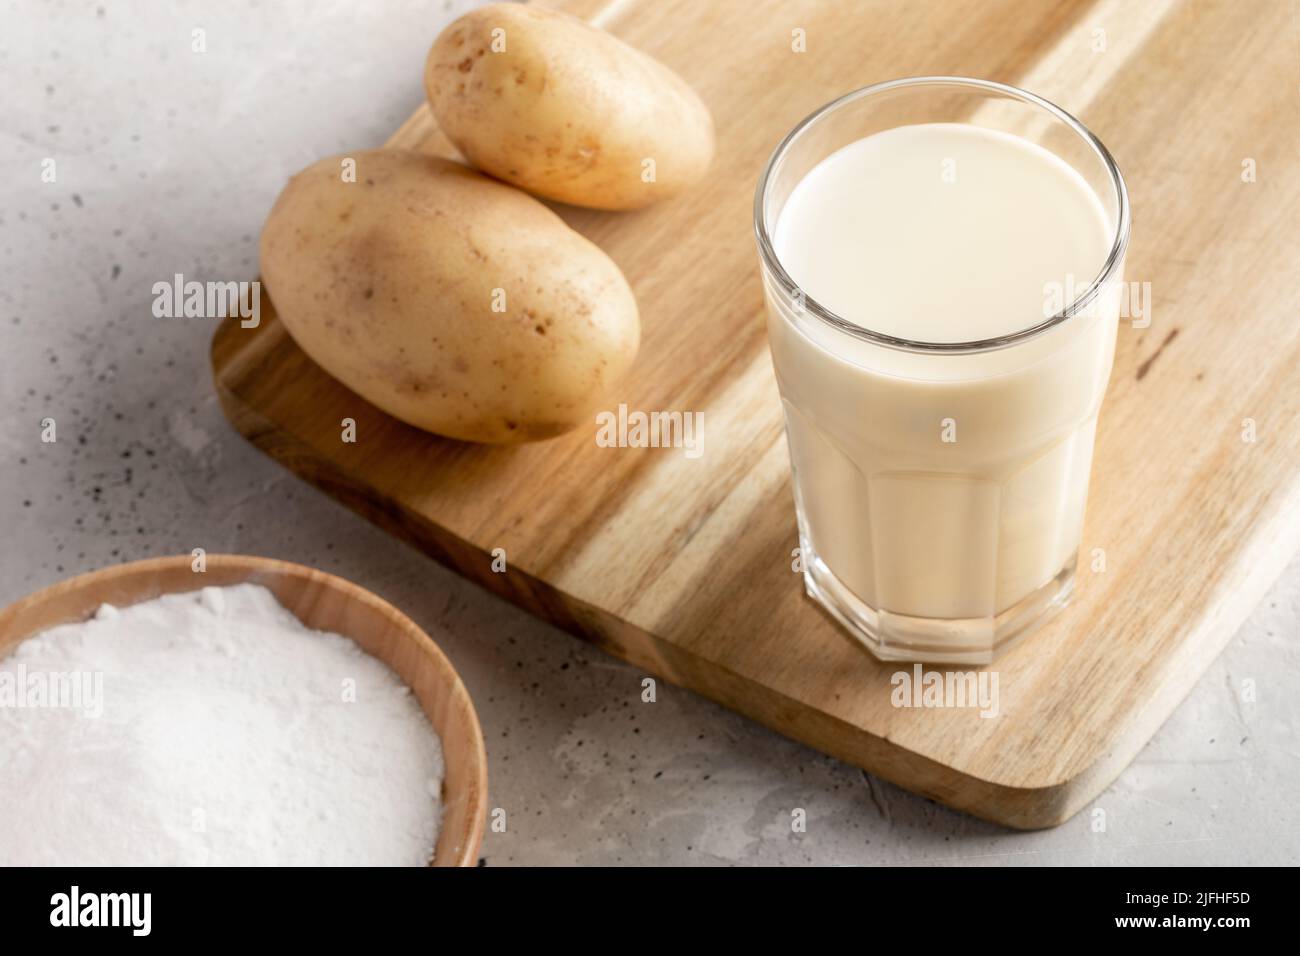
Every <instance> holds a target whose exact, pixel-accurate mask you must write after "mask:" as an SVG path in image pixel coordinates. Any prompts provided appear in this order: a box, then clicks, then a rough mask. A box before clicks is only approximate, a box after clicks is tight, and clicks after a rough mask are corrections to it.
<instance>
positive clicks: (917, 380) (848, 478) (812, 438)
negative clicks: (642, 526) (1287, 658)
mask: <svg viewBox="0 0 1300 956" xmlns="http://www.w3.org/2000/svg"><path fill="white" fill-rule="evenodd" d="M1114 231H1115V228H1114V224H1113V223H1112V222H1111V221H1110V219H1109V217H1108V216H1107V214H1106V212H1105V210H1104V209H1103V208H1102V206H1101V204H1100V202H1099V200H1098V199H1097V197H1096V195H1095V194H1094V192H1093V191H1092V190H1091V189H1090V188H1089V186H1088V185H1087V183H1086V182H1085V181H1084V180H1083V179H1082V177H1080V176H1079V174H1078V173H1077V172H1075V170H1074V169H1072V168H1071V167H1070V166H1068V165H1067V164H1066V163H1064V162H1063V161H1061V160H1060V159H1058V158H1057V157H1056V156H1054V155H1053V154H1051V153H1049V152H1047V151H1046V150H1044V149H1043V148H1041V147H1039V146H1037V145H1035V144H1033V143H1030V142H1028V141H1027V140H1023V139H1020V138H1019V137H1016V136H1013V135H1011V134H1008V133H1003V132H999V131H995V130H989V129H984V128H981V127H975V126H967V125H964V124H958V123H935V124H922V125H915V126H904V127H899V128H896V129H890V130H887V131H885V132H882V133H877V134H875V135H872V136H869V137H867V138H865V139H862V140H859V141H857V142H855V143H852V144H850V145H849V146H846V147H844V148H843V149H841V150H839V151H838V152H836V153H833V154H832V155H830V156H829V157H828V158H826V159H825V160H824V161H822V162H821V163H820V164H819V165H817V166H816V167H814V168H813V169H812V171H811V172H809V173H808V174H807V175H806V176H805V177H804V179H803V180H802V181H800V182H799V184H798V185H797V186H796V187H795V188H794V191H793V192H792V193H791V194H790V197H789V198H788V200H787V202H786V204H785V206H784V207H783V209H782V210H781V211H780V214H779V219H778V221H777V224H776V229H775V232H774V235H773V244H774V247H775V251H776V255H777V258H778V259H779V260H780V262H781V263H782V265H783V266H784V268H785V270H786V271H787V273H788V274H789V275H790V277H791V279H792V280H793V281H794V282H795V283H796V284H797V285H798V286H799V287H800V289H802V290H803V291H804V293H806V295H807V296H809V297H810V298H812V299H813V300H814V301H816V302H818V303H820V304H821V305H823V306H825V307H826V308H828V309H830V310H831V311H833V312H835V313H836V314H838V315H840V316H842V317H843V318H845V319H848V320H849V321H851V322H853V323H855V324H858V325H860V326H863V327H865V328H867V329H870V330H872V331H875V332H881V333H885V334H888V335H891V336H895V337H899V338H906V339H911V340H916V341H923V342H939V343H943V342H949V343H950V342H969V341H975V340H982V339H987V338H991V337H997V336H1001V335H1006V334H1010V333H1014V332H1017V331H1020V330H1023V329H1027V328H1030V327H1032V326H1034V325H1036V324H1038V323H1040V322H1042V321H1043V320H1044V319H1045V318H1047V317H1048V316H1050V315H1052V314H1054V313H1055V312H1057V311H1059V310H1060V308H1061V305H1062V303H1060V302H1059V301H1058V302H1056V303H1055V304H1054V305H1050V306H1049V296H1048V293H1049V292H1050V291H1051V287H1050V286H1049V284H1054V285H1055V288H1056V289H1057V290H1058V291H1059V290H1060V289H1061V287H1062V286H1067V283H1073V287H1074V292H1075V294H1077V292H1078V291H1081V290H1082V289H1083V288H1085V287H1086V286H1087V285H1088V284H1089V283H1090V282H1091V281H1092V280H1093V279H1094V278H1095V277H1096V276H1097V275H1098V273H1099V272H1100V271H1101V268H1102V266H1103V264H1104V262H1105V260H1106V257H1107V254H1108V252H1109V249H1110V245H1111V241H1112V237H1113V236H1114ZM1115 278H1116V279H1118V276H1116V277H1115ZM1117 284H1118V283H1116V285H1117ZM1067 288H1068V286H1067ZM768 293H769V295H768V299H769V303H770V319H769V338H770V342H771V348H772V355H773V362H774V364H775V368H776V373H777V378H778V381H779V383H780V386H781V393H782V399H783V401H784V404H785V411H786V426H787V436H788V439H789V445H790V454H791V459H792V463H793V466H794V472H795V494H796V502H797V507H798V510H799V513H800V531H801V537H802V539H803V540H802V545H803V547H804V548H805V558H806V559H807V560H809V561H810V562H812V565H813V566H812V567H811V568H810V571H811V578H812V579H811V580H810V581H809V587H810V590H813V591H814V593H816V592H817V591H818V590H820V591H822V592H829V593H823V594H822V595H820V596H822V597H823V598H826V597H829V598H830V601H829V603H830V604H832V605H840V610H837V611H836V613H841V611H842V610H843V608H844V607H845V606H847V607H849V608H851V615H852V616H853V617H855V619H857V620H858V621H859V622H861V621H862V620H863V619H865V620H866V621H867V622H868V624H867V629H868V630H871V631H875V632H876V633H875V634H873V636H874V637H875V638H876V641H877V642H878V644H877V645H875V646H873V649H875V650H876V651H877V652H878V653H879V652H880V651H881V650H882V649H883V650H885V651H886V653H885V654H884V655H883V656H899V657H917V658H922V659H923V658H926V657H931V658H934V659H945V658H947V659H961V657H962V653H961V652H962V651H964V650H968V649H974V650H975V655H974V657H972V658H971V659H979V658H981V654H980V653H979V649H980V648H984V649H988V648H991V647H993V646H994V645H997V644H1000V643H1002V642H1003V641H1004V640H1005V639H1008V638H1010V637H1012V636H1014V633H1015V632H1016V631H1017V630H1018V629H1019V627H1021V626H1024V625H1027V624H1028V623H1030V618H1031V617H1037V616H1038V615H1039V613H1041V611H1042V610H1043V609H1044V607H1043V605H1044V604H1052V603H1060V602H1062V601H1063V600H1064V599H1065V597H1066V596H1068V588H1069V584H1070V582H1071V581H1072V575H1073V567H1074V559H1075V555H1076V552H1077V549H1078V546H1079V538H1080V533H1081V527H1082V522H1083V513H1084V502H1085V499H1086V497H1087V488H1088V472H1089V467H1090V462H1091V458H1092V443H1093V432H1094V429H1095V425H1096V416H1097V411H1098V408H1099V406H1100V405H1101V400H1102V395H1103V393H1104V391H1105V388H1106V382H1107V379H1108V377H1109V375H1110V368H1111V359H1112V356H1113V352H1114V344H1115V327H1116V318H1117V315H1116V313H1117V307H1116V304H1117V299H1116V297H1115V296H1114V295H1107V296H1105V301H1104V302H1103V303H1102V304H1101V305H1100V307H1098V308H1095V309H1093V310H1091V311H1090V313H1089V314H1087V315H1079V316H1075V317H1072V318H1071V319H1069V320H1067V321H1065V322H1064V323H1062V324H1060V325H1058V326H1057V327H1055V328H1053V329H1051V330H1049V331H1047V332H1045V333H1042V334H1040V335H1038V336H1036V337H1033V338H1030V339H1027V340H1025V341H1024V342H1022V343H1019V344H1016V345H1014V346H1011V347H1009V348H1003V349H999V350H994V351H984V352H979V353H974V354H959V355H952V354H948V355H942V354H934V353H925V354H920V353H916V352H908V351H902V350H898V349H895V348H891V347H887V346H882V345H876V344H873V343H870V342H866V341H863V340H861V339H858V338H855V337H853V336H851V335H849V334H847V333H845V332H843V331H841V330H839V329H836V328H834V327H832V326H831V325H829V324H828V323H826V322H824V321H822V320H821V319H819V318H817V317H816V316H813V315H811V314H808V313H806V312H802V311H801V310H799V309H798V308H797V307H791V303H790V302H789V301H788V299H785V298H784V297H783V296H782V295H779V294H776V292H775V290H774V288H773V285H772V282H771V280H770V278H769V280H768ZM1066 294H1067V302H1066V304H1068V296H1069V295H1070V293H1069V292H1067V293H1066ZM954 438H955V441H953V440H945V439H954ZM809 552H811V553H809ZM827 571H829V572H830V574H829V575H828V574H827V573H826V572H827ZM946 642H951V648H949V649H951V650H955V651H957V653H952V654H947V653H945V643H946ZM880 645H884V647H883V648H882V647H881V646H880ZM891 646H892V648H893V650H892V651H890V647H891ZM908 648H910V649H911V650H910V651H909V650H907V649H908ZM912 651H915V652H916V653H912Z"/></svg>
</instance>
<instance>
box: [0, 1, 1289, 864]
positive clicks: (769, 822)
mask: <svg viewBox="0 0 1300 956" xmlns="http://www.w3.org/2000/svg"><path fill="white" fill-rule="evenodd" d="M469 5H470V4H466V3H463V2H461V3H454V4H452V3H445V4H444V3H436V2H434V3H430V2H416V0H389V2H384V3H371V4H353V3H347V2H338V3H322V2H311V3H309V2H306V0H300V2H293V3H274V4H270V3H260V4H259V3H254V2H246V0H244V2H221V3H216V2H212V3H169V4H165V5H164V4H159V3H145V2H138V3H109V2H107V0H105V2H103V3H102V4H96V3H94V2H67V3H57V2H51V3H35V2H27V3H23V2H19V3H9V4H6V5H5V7H6V9H5V12H4V15H3V18H4V29H3V31H0V78H3V89H4V95H3V98H2V103H3V105H2V106H0V111H2V113H3V122H0V143H2V144H3V148H2V149H0V197H2V198H0V336H2V337H0V407H3V409H4V413H3V416H2V417H0V540H2V541H3V547H0V603H7V602H9V601H10V600H13V599H15V598H18V597H20V596H21V595H23V594H24V593H27V592H29V591H31V590H33V589H35V588H38V587H41V586H43V585H46V584H49V583H51V582H53V581H56V580H58V579H60V578H63V577H66V576H70V575H73V574H76V573H79V572H82V571H87V570H90V569H93V568H98V567H102V566H104V565H108V564H112V563H116V562H121V561H127V560H133V559H136V558H143V557H148V556H154V555H159V554H173V553H182V552H187V551H189V550H190V549H191V548H194V547H204V548H207V549H208V550H209V551H214V552H215V551H233V552H245V553H252V554H264V555H273V556H276V557H281V558H285V559H289V560H294V561H300V562H303V563H306V564H310V565H316V566H319V567H322V568H324V569H326V570H329V571H332V572H335V573H338V574H341V575H344V576H346V577H348V578H351V579H352V580H354V581H356V582H358V583H359V584H361V585H363V586H365V587H368V588H371V589H373V590H374V591H376V592H378V593H379V594H381V595H383V596H384V597H385V598H387V599H388V600H390V601H392V602H394V603H395V604H397V605H398V606H400V607H402V608H403V609H405V610H406V611H407V612H408V613H410V614H411V615H412V616H413V617H414V618H415V619H416V620H417V621H418V622H419V623H420V624H422V625H423V626H424V627H425V628H427V629H428V630H429V631H430V633H431V634H432V635H433V636H434V638H435V639H436V640H437V641H438V642H439V643H440V644H441V645H442V647H443V648H444V649H445V650H446V651H447V653H448V654H449V655H450V657H451V659H452V661H453V662H454V663H455V664H456V666H457V667H458V668H459V669H460V671H461V673H462V674H463V676H464V678H465V681H466V683H467V684H468V686H469V689H470V692H471V693H472V695H473V697H474V700H475V702H476V704H477V707H478V710H479V714H480V716H481V718H482V721H483V727H484V732H485V734H486V737H487V743H488V753H489V759H490V764H491V804H492V806H494V807H501V808H504V809H505V810H506V812H507V821H508V829H507V832H506V833H504V834H493V833H490V834H489V835H488V837H487V839H486V841H485V843H484V847H483V856H484V857H485V858H486V861H487V863H488V864H489V865H497V864H566V863H580V864H596V863H605V864H618V863H652V864H655V863H671V864H729V863H741V864H753V863H786V864H806V863H822V864H841V863H859V864H882V863H933V864H951V863H977V864H983V863H993V864H1000V863H1002V864H1042V863H1097V864H1135V863H1154V864H1161V863H1296V862H1297V861H1298V860H1300V826H1297V812H1296V807H1295V802H1294V800H1293V799H1292V794H1293V793H1294V792H1295V790H1296V788H1297V786H1300V752H1298V751H1297V745H1296V739H1297V729H1300V696H1298V695H1297V694H1296V693H1295V691H1296V688H1297V683H1298V682H1297V677H1300V651H1298V650H1297V642H1296V640H1295V638H1296V635H1297V631H1298V630H1300V626H1298V622H1300V562H1296V563H1294V564H1293V565H1292V566H1291V568H1290V569H1289V570H1288V571H1287V572H1286V574H1285V576H1284V578H1283V580H1282V581H1281V582H1280V583H1279V584H1278V585H1277V586H1276V587H1275V588H1274V589H1273V590H1272V592H1271V593H1270V594H1269V596H1268V597H1267V598H1266V599H1265V600H1264V602H1263V603H1262V604H1261V605H1260V607H1259V608H1258V610H1257V611H1256V612H1255V613H1254V615H1253V616H1252V617H1251V619H1250V621H1249V622H1248V623H1247V624H1246V625H1245V627H1244V628H1242V630H1241V632H1240V633H1239V634H1238V635H1237V636H1236V638H1235V639H1234V640H1233V641H1232V643H1231V645H1230V646H1229V648H1228V650H1227V651H1226V652H1225V653H1224V654H1223V655H1222V656H1221V657H1220V658H1219V660H1218V661H1217V662H1216V663H1215V664H1214V665H1213V667H1211V669H1210V670H1209V672H1208V673H1207V674H1206V675H1205V677H1204V678H1203V679H1202V680H1201V682H1200V684H1199V685H1198V686H1197V688H1196V689H1195V691H1194V692H1193V693H1192V694H1191V696H1190V697H1189V698H1188V699H1187V700H1186V701H1185V702H1184V703H1183V704H1182V705H1181V706H1180V707H1179V709H1178V711H1177V712H1176V713H1175V715H1174V716H1173V718H1172V719H1171V720H1170V721H1169V722H1168V724H1167V725H1166V726H1165V727H1164V728H1163V729H1162V730H1161V731H1160V732H1159V733H1158V734H1157V735H1156V737H1155V739H1154V740H1153V741H1152V742H1151V744H1150V745H1149V746H1148V747H1146V749H1145V750H1144V751H1143V752H1142V753H1141V755H1140V756H1139V757H1138V759H1137V760H1136V761H1135V762H1134V763H1133V765H1132V766H1131V767H1130V768H1129V769H1128V770H1127V771H1126V772H1125V773H1124V774H1123V775H1122V776H1121V777H1120V778H1119V780H1118V781H1116V783H1115V784H1114V785H1113V786H1112V787H1110V788H1109V789H1108V790H1107V791H1106V792H1105V793H1104V794H1102V795H1101V796H1100V797H1099V798H1098V800H1097V802H1096V806H1098V807H1101V808H1103V809H1104V810H1105V811H1106V815H1107V823H1108V826H1107V829H1106V832H1104V833H1094V832H1092V830H1091V827H1090V820H1091V815H1090V814H1089V813H1088V812H1085V813H1082V814H1080V815H1079V816H1077V817H1075V818H1074V819H1073V820H1072V821H1070V822H1069V823H1067V824H1065V825H1064V826H1062V827H1059V828H1057V829H1055V830H1052V831H1048V832H1040V833H1031V834H1023V833H1013V832H1009V831H1005V830H1002V829H1001V828H999V827H997V826H993V825H990V824H986V823H983V822H980V821H977V820H973V819H971V818H969V817H966V816H964V815H962V814H959V813H955V812H952V811H950V810H947V809H945V808H944V807H942V806H940V805H938V804H935V803H933V802H931V801H928V800H925V799H922V798H919V797H916V796H913V795H911V794H909V793H907V792H905V791H903V790H900V789H898V788H896V787H894V786H891V785H890V784H887V783H884V782H882V781H879V780H876V779H872V778H870V777H868V776H866V775H864V774H863V773H861V772H860V771H858V770H856V769H854V768H852V767H848V766H846V765H843V764H841V763H838V762H837V761H835V760H832V759H830V758H828V757H824V756H822V755H820V754H818V753H816V752H814V751H812V750H809V749H808V748H805V747H803V746H800V745H798V744H795V743H792V742H790V741H788V740H786V739H784V738H782V737H779V736H777V735H776V734H773V733H771V732H769V731H767V730H765V729H763V728H762V727H759V726H757V725H755V724H753V723H751V722H749V721H747V720H745V719H743V718H740V717H738V716H736V715H734V714H732V713H729V712H728V711H726V710H724V709H722V708H720V707H717V706H715V705H713V704H711V703H709V702H708V701H705V700H703V699H700V698H698V697H695V696H693V695H692V694H689V693H687V692H685V691H681V690H678V689H675V688H667V687H661V692H660V695H659V701H658V703H656V704H654V705H645V704H641V703H640V700H639V696H638V695H639V690H640V684H639V681H640V678H641V677H642V676H643V675H642V674H641V673H640V672H638V671H637V670H635V669H633V668H631V667H627V666H625V665H623V664H621V663H619V662H617V661H615V660H613V659H612V658H609V657H607V656H605V655H604V654H602V653H600V652H599V651H596V650H594V649H592V648H590V647H588V646H587V645H585V644H582V643H581V642H579V641H576V640H574V639H572V638H570V637H568V636H567V635H564V634H562V633H560V632H558V631H556V630H554V629H553V628H550V627H548V626H546V625H544V624H541V623H539V622H538V621H536V620H533V619H532V618H530V617H529V616H527V615H526V614H524V613H522V612H520V611H518V610H516V609H514V608H513V607H511V606H509V605H506V604H504V603H502V602H501V601H499V600H497V599H495V598H493V597H491V596H489V595H487V594H486V593H484V592H482V591H480V590H478V589H477V588H476V587H474V586H473V585H470V584H468V583H466V582H464V581H463V580H461V579H459V578H458V577H456V576H455V575H453V574H451V573H450V572H448V571H446V570H444V569H443V568H441V567H440V566H438V565H436V564H435V563H434V562H433V561H431V560H429V559H426V558H425V557H423V556H422V555H420V554H418V553H416V552H414V551H413V550H411V549H410V548H408V547H406V546H405V545H403V544H400V543H398V542H397V541H395V540H393V539H391V538H389V537H387V536H386V535H385V534H383V533H381V532H379V531H378V530H376V529H375V528H373V527H371V526H370V525H368V524H366V523H365V522H364V521H362V520H361V519H360V518H358V517H356V516H354V515H353V514H351V513H350V512H348V511H346V510H345V509H344V508H342V507H341V506H339V505H337V504H335V503H334V502H332V501H330V500H329V499H327V498H325V497H324V496H323V495H322V494H320V493H318V492H317V491H315V490H314V489H312V488H311V487H309V486H307V485H306V484H304V483H303V482H301V481H299V480H298V479H296V478H294V477H292V476H291V475H289V474H288V473H287V472H286V471H284V470H283V469H281V468H280V467H279V466H278V465H275V464H274V463H272V462H271V461H270V460H268V459H266V458H264V457H263V456H262V455H261V454H260V453H258V452H256V451H255V450H254V449H253V448H252V447H251V446H249V445H248V444H246V443H245V442H244V441H243V439H241V438H240V437H238V436H237V435H236V434H235V432H234V431H233V430H232V429H231V428H230V427H229V425H227V423H226V422H225V420H224V419H223V417H222V415H221V412H220V410H219V408H218V405H217V402H216V399H215V398H214V395H213V391H212V387H211V384H210V380H209V373H208V359H207V349H208V342H209V340H210V338H211V334H212V325H211V323H210V322H208V321H206V320H196V319H176V320H167V319H156V318H154V317H153V316H152V315H151V313H150V304H151V301H152V294H151V291H150V287H151V285H152V284H153V283H154V282H156V281H159V280H164V279H167V278H169V277H170V276H171V275H172V274H173V273H175V272H182V273H184V274H185V275H186V276H187V277H195V278H201V279H223V280H224V279H242V278H252V277H253V276H254V275H255V273H256V270H257V252H256V249H257V243H256V237H257V234H258V231H259V229H260V227H261V223H262V219H263V217H264V216H265V214H266V212H267V210H268V209H269V207H270V204H271V201H272V200H273V198H274V196H275V194H276V193H277V191H278V190H279V188H280V187H281V185H282V184H283V183H284V181H285V179H286V177H287V176H288V174H290V173H291V172H293V171H294V170H296V169H298V168H299V167H301V166H304V165H306V164H308V163H309V162H311V161H313V160H315V159H316V158H318V157H320V156H323V155H327V154H330V153H333V152H338V151H342V150H345V149H355V148H359V147H368V146H373V145H378V144H380V143H381V142H382V141H383V140H384V139H385V138H386V137H387V135H388V134H389V133H390V132H391V131H392V130H393V129H395V128H396V127H397V125H398V124H399V123H400V122H401V121H402V120H404V119H405V118H406V117H407V116H408V115H409V113H410V112H411V111H412V110H413V109H414V108H415V106H416V105H417V104H418V103H419V102H420V100H421V98H422V92H421V88H420V75H421V66H422V63H423V58H424V55H425V53H426V50H427V48H428V46H429V44H430V42H431V41H432V38H433V37H434V36H435V35H436V33H437V32H438V30H439V29H440V27H441V26H442V25H443V24H444V23H445V22H446V21H448V20H449V19H451V17H452V16H453V14H454V12H455V11H456V10H459V9H461V8H464V7H467V6H469ZM195 28H202V29H204V30H206V41H207V52H206V53H202V54H198V53H194V52H192V51H191V38H192V33H191V31H192V30H193V29H195ZM46 157H53V158H55V159H56V162H57V167H56V168H57V181H56V182H55V183H42V182H41V178H40V173H41V161H42V159H44V158H46ZM46 416H51V417H54V418H55V419H56V421H57V423H58V436H59V440H58V442H57V443H56V444H43V443H42V442H41V441H40V439H39V430H40V424H39V423H40V421H41V419H42V418H44V417H46ZM1247 679H1251V680H1254V681H1255V682H1256V683H1257V687H1258V691H1257V700H1256V701H1255V702H1254V703H1245V702H1243V701H1242V700H1241V694H1240V687H1241V686H1242V682H1243V681H1244V680H1247ZM796 806H799V807H804V808H806V810H807V812H808V829H807V832H806V833H805V834H793V833H791V832H790V826H789V820H790V808H792V807H796Z"/></svg>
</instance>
